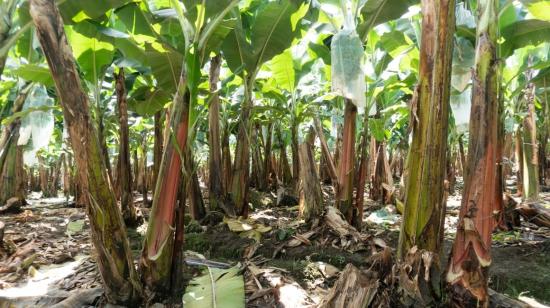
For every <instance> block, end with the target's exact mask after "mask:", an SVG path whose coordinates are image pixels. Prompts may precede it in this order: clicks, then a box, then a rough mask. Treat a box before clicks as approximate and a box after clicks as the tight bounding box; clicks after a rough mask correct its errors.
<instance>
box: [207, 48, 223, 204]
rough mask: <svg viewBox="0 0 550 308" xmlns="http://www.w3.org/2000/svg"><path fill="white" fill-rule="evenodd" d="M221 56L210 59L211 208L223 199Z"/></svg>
mask: <svg viewBox="0 0 550 308" xmlns="http://www.w3.org/2000/svg"><path fill="white" fill-rule="evenodd" d="M220 65H221V57H220V56H219V55H217V56H215V57H213V58H212V59H211V60H210V93H211V95H213V97H212V100H211V102H210V106H209V107H208V132H209V134H208V146H209V149H210V155H209V156H208V164H209V176H208V178H209V184H208V189H209V198H210V210H216V209H217V208H218V207H219V203H220V202H221V200H222V199H223V195H224V189H223V183H222V151H221V141H220V99H219V97H218V93H217V91H218V81H219V79H220Z"/></svg>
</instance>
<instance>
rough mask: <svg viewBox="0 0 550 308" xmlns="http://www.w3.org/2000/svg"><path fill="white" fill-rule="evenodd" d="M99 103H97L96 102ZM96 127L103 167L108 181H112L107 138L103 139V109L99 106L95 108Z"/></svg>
mask: <svg viewBox="0 0 550 308" xmlns="http://www.w3.org/2000/svg"><path fill="white" fill-rule="evenodd" d="M97 104H99V103H97ZM97 111H98V112H97V121H98V125H97V129H98V138H99V146H100V147H101V155H102V156H103V160H104V162H105V168H106V170H107V178H108V179H109V183H113V170H112V168H111V159H110V158H109V150H108V148H107V140H106V139H105V124H104V122H103V112H104V111H103V110H102V109H101V108H99V107H98V108H97Z"/></svg>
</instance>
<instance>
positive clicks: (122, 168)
mask: <svg viewBox="0 0 550 308" xmlns="http://www.w3.org/2000/svg"><path fill="white" fill-rule="evenodd" d="M114 77H115V90H116V95H117V105H118V122H119V125H120V140H119V153H118V163H117V166H118V170H117V181H116V182H117V183H118V185H119V190H120V207H121V209H122V218H123V219H124V222H125V223H126V225H127V226H136V225H137V223H138V221H137V215H136V209H135V207H134V200H133V196H132V166H131V164H130V138H129V134H130V133H129V129H128V102H127V101H126V86H125V85H124V82H125V78H124V68H122V67H121V68H120V69H119V71H118V74H116V73H115V76H114Z"/></svg>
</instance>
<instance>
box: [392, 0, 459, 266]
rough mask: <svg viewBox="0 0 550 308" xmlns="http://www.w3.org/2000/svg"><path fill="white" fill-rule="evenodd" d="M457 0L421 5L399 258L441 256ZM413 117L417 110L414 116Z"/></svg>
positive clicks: (426, 0)
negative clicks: (412, 253) (416, 253)
mask: <svg viewBox="0 0 550 308" xmlns="http://www.w3.org/2000/svg"><path fill="white" fill-rule="evenodd" d="M454 3H455V2H454V0H444V1H434V0H423V1H422V16H423V18H422V42H421V46H420V71H419V74H420V78H419V82H418V86H417V89H416V91H417V95H415V96H413V97H414V98H413V100H416V101H413V102H412V105H413V106H416V114H415V115H414V116H412V117H411V118H412V119H413V122H412V123H411V125H412V144H411V148H410V152H409V156H408V159H407V170H408V178H407V183H406V195H405V202H404V203H405V207H404V209H405V211H404V215H403V224H402V228H401V233H400V240H399V252H398V255H399V256H400V257H404V256H405V255H406V253H407V251H408V250H409V249H411V248H412V247H413V246H417V247H418V248H419V249H422V250H428V251H431V252H434V253H439V251H440V248H441V241H440V240H441V236H440V235H441V232H442V227H443V226H442V225H441V221H442V216H443V215H445V204H446V201H445V193H444V192H445V187H444V186H445V185H444V181H445V177H446V162H447V131H448V119H449V98H450V86H451V62H452V55H453V33H454V28H455V16H454V15H455V4H454ZM412 112H414V110H413V111H412Z"/></svg>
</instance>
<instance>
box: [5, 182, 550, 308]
mask: <svg viewBox="0 0 550 308" xmlns="http://www.w3.org/2000/svg"><path fill="white" fill-rule="evenodd" d="M329 190H330V189H329V188H327V189H326V190H325V197H327V202H330V197H329V195H330V194H329V193H327V191H329ZM252 196H253V198H252V203H253V206H254V210H253V211H252V214H251V219H252V221H254V222H255V223H258V224H262V225H264V226H268V227H270V230H268V231H266V232H263V233H262V234H261V240H260V242H259V243H257V242H256V240H254V239H251V238H246V237H243V236H242V234H240V235H239V234H238V233H237V232H233V231H231V230H230V229H229V228H228V225H227V224H226V223H224V222H222V221H221V220H222V217H221V216H219V215H215V214H214V215H210V216H209V219H208V220H206V221H204V224H203V225H201V224H199V223H197V222H195V221H191V220H190V219H187V227H186V231H187V232H186V249H187V250H190V251H195V252H197V253H199V254H202V255H203V256H204V257H205V258H206V259H208V260H213V261H219V262H223V263H227V264H230V265H233V264H236V263H237V262H240V263H241V264H243V266H244V267H245V268H246V266H248V267H247V271H249V270H250V269H251V267H253V268H261V269H262V270H264V271H267V270H266V269H270V271H275V272H277V273H278V274H279V275H281V276H283V280H284V281H286V282H287V283H290V282H292V284H294V286H295V287H296V288H297V289H299V290H300V292H303V293H304V294H303V297H305V298H307V299H305V300H304V302H307V304H304V305H303V306H315V303H316V302H318V301H319V300H320V299H321V298H322V297H323V296H324V295H325V294H326V293H327V292H328V290H329V289H330V287H331V286H332V285H333V284H334V282H335V280H336V278H337V273H336V274H327V273H326V272H325V270H324V269H323V268H320V267H319V264H325V265H327V264H328V265H331V266H333V267H334V268H335V269H338V270H342V269H343V268H344V267H345V265H346V264H348V263H352V264H354V265H356V266H358V267H359V268H368V267H369V266H371V265H372V264H373V262H372V251H373V250H372V247H360V246H359V247H358V246H349V245H348V246H346V245H347V244H345V243H343V242H342V241H341V240H339V239H338V237H337V236H335V234H334V233H333V232H331V230H329V229H327V228H326V227H325V226H323V222H322V221H320V222H319V223H318V224H317V226H311V225H307V224H304V223H300V222H299V220H298V219H297V216H298V208H297V206H285V207H276V206H275V203H276V202H275V196H274V195H273V194H271V193H260V192H256V191H254V192H253V194H252ZM136 197H137V196H136ZM543 197H544V199H550V194H548V193H543ZM136 199H138V200H139V198H136ZM546 201H547V202H548V200H546ZM28 202H29V205H27V206H25V207H23V208H22V209H23V212H22V213H19V214H6V215H3V216H2V217H0V220H1V221H3V222H4V223H5V225H6V227H5V236H4V243H3V244H2V248H1V251H2V253H1V254H0V270H1V269H2V268H8V267H9V266H10V253H12V254H13V253H14V252H15V251H18V250H20V249H22V248H24V247H30V246H32V252H31V253H30V254H29V255H27V256H25V258H24V260H23V261H24V262H22V263H24V264H18V265H17V266H16V267H15V268H12V269H11V270H4V272H2V273H0V308H1V307H9V306H10V305H15V306H50V305H52V304H54V303H57V302H59V301H61V300H63V299H64V298H66V297H68V296H69V295H70V294H74V293H75V291H77V290H82V289H93V290H99V291H98V292H95V291H94V292H95V293H93V292H92V293H91V294H88V296H89V297H91V298H92V299H91V300H92V301H93V302H92V303H89V304H97V303H99V301H100V300H101V298H100V296H99V295H100V294H101V292H100V289H98V288H100V287H101V279H100V277H99V275H98V272H97V268H96V265H95V262H94V255H93V247H92V245H91V242H90V237H89V232H90V227H89V224H88V221H87V218H86V215H85V211H84V209H82V208H73V207H70V206H68V204H70V203H67V202H66V200H64V199H40V198H39V195H37V194H32V195H31V196H30V197H29V200H28ZM368 204H369V206H368V207H367V209H366V213H365V217H364V226H363V228H362V230H361V234H362V235H364V236H365V238H368V239H369V241H371V242H374V243H376V245H377V247H378V248H380V247H384V246H387V247H389V248H393V247H396V242H397V237H398V226H399V221H400V216H399V215H398V214H397V213H396V212H395V207H392V206H383V205H381V204H377V203H375V202H372V201H368ZM459 204H460V198H459V197H458V196H451V197H450V198H449V206H448V215H447V219H446V240H445V257H444V258H443V262H444V263H445V261H446V258H447V257H446V256H447V255H448V253H449V250H450V246H451V243H452V237H453V233H454V231H453V228H455V227H456V221H457V219H456V214H457V207H458V205H459ZM137 205H138V206H139V205H140V204H139V202H138V203H137ZM141 210H142V212H143V214H144V216H145V217H147V214H148V209H147V208H143V207H142V208H141ZM312 228H313V229H314V230H317V231H316V232H314V234H313V235H311V236H310V237H308V238H306V239H305V240H304V239H303V237H301V236H300V235H303V234H306V233H307V232H308V231H309V230H311V229H312ZM145 230H146V225H142V226H140V227H138V228H137V229H130V230H129V232H128V233H129V237H130V242H131V247H132V250H133V252H134V256H135V257H136V260H137V258H138V256H139V251H140V249H141V242H142V235H143V234H144V232H145ZM296 238H301V239H302V243H300V244H298V245H289V243H290V241H291V240H292V239H296ZM348 244H349V243H348ZM290 246H294V247H290ZM344 247H346V248H344ZM492 256H493V264H492V268H491V271H490V272H491V278H490V287H491V288H492V289H494V290H496V291H498V292H502V293H505V294H507V295H509V296H511V297H515V298H517V297H518V296H519V295H520V294H521V295H524V296H528V297H532V298H534V299H536V300H538V301H539V302H541V303H546V304H550V288H548V285H550V230H548V229H547V228H539V227H537V226H535V225H533V224H530V223H528V222H525V221H523V222H522V226H521V227H520V228H517V229H516V230H514V231H507V232H500V233H496V234H495V235H494V244H493V248H492ZM333 267H331V268H333ZM193 272H195V271H193ZM245 280H247V297H248V301H247V306H248V307H262V306H276V300H277V296H271V297H270V296H269V295H266V296H263V297H262V296H258V297H256V294H257V293H258V290H257V288H258V285H267V286H268V287H269V282H268V281H267V280H269V279H267V280H266V279H259V280H258V279H256V278H251V277H250V275H249V274H245ZM250 285H255V286H254V287H251V288H250V289H249V287H250ZM260 289H262V287H260ZM265 290H267V289H262V292H263V291H265ZM266 294H267V293H266ZM251 297H256V298H253V299H252V300H250V299H251Z"/></svg>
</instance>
